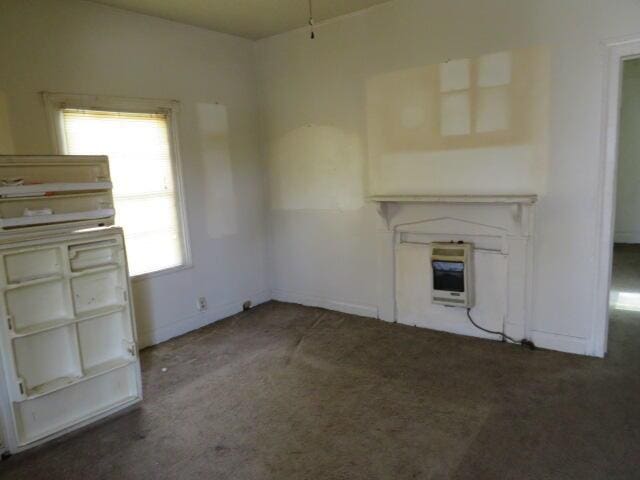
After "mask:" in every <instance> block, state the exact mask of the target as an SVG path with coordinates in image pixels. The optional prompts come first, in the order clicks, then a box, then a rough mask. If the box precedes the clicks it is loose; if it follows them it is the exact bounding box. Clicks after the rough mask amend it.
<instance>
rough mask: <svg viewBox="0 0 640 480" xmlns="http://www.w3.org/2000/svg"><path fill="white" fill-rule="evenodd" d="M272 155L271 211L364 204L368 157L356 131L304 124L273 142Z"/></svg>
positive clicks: (270, 150) (270, 169)
mask: <svg viewBox="0 0 640 480" xmlns="http://www.w3.org/2000/svg"><path fill="white" fill-rule="evenodd" d="M268 158H269V186H270V199H271V208H272V209H281V210H358V209H359V208H361V207H362V205H363V201H364V200H363V188H362V175H363V173H362V168H363V163H364V159H363V152H362V145H361V143H360V141H359V139H358V136H357V135H354V134H348V133H345V132H344V131H342V130H340V129H338V128H335V127H331V126H323V125H308V126H305V127H300V128H297V129H295V130H293V131H291V132H289V133H287V134H285V135H284V136H282V137H281V138H279V139H277V140H275V141H273V142H271V144H270V148H269V157H268Z"/></svg>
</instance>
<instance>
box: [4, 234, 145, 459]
mask: <svg viewBox="0 0 640 480" xmlns="http://www.w3.org/2000/svg"><path fill="white" fill-rule="evenodd" d="M0 293H1V297H0V316H1V317H2V318H4V320H5V321H4V322H1V323H0V337H1V340H2V355H1V360H2V366H3V371H4V377H5V383H6V395H5V397H6V398H5V402H4V410H5V415H4V424H5V428H6V430H7V443H8V444H9V447H10V448H11V449H12V450H14V451H15V450H20V449H21V448H24V447H25V446H28V445H30V444H31V443H33V442H36V441H38V440H41V439H44V438H46V437H48V436H49V435H52V434H59V433H62V432H63V431H66V430H67V429H68V428H69V427H74V426H76V425H78V424H82V423H86V421H87V420H92V419H95V418H96V417H101V416H104V415H105V414H106V413H110V412H112V411H113V410H115V409H119V408H123V407H126V406H129V405H132V404H134V403H136V402H138V401H139V400H140V399H141V397H142V390H141V384H140V373H139V362H138V355H137V347H136V333H135V325H134V322H133V312H132V308H131V305H130V301H129V299H130V295H129V281H128V277H127V268H126V256H125V250H124V240H123V236H122V231H121V230H120V229H119V228H115V227H112V228H107V229H101V230H97V231H90V232H84V233H72V234H64V235H60V236H55V235H47V236H46V238H40V239H32V240H28V241H18V242H16V243H5V244H4V245H0Z"/></svg>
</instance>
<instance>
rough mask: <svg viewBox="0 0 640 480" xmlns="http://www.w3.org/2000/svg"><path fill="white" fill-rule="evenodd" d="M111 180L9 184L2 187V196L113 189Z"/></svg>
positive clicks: (0, 190) (0, 191)
mask: <svg viewBox="0 0 640 480" xmlns="http://www.w3.org/2000/svg"><path fill="white" fill-rule="evenodd" d="M111 188H112V184H111V182H72V183H70V182H59V183H36V184H31V185H9V186H6V187H0V196H1V197H6V198H7V199H9V198H28V197H29V196H34V197H35V196H40V195H45V194H51V193H55V192H85V191H92V190H111Z"/></svg>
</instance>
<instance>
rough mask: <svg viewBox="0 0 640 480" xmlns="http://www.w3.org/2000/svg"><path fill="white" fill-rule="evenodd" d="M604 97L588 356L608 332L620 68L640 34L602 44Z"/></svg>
mask: <svg viewBox="0 0 640 480" xmlns="http://www.w3.org/2000/svg"><path fill="white" fill-rule="evenodd" d="M604 50H605V62H604V69H605V72H604V94H603V122H602V142H601V143H602V149H601V153H600V166H599V185H598V200H599V203H600V205H599V206H600V218H599V228H598V232H599V238H598V250H597V257H596V258H597V261H598V264H597V278H596V285H595V287H596V289H595V292H596V294H595V295H594V300H595V306H594V307H595V308H594V314H595V317H594V322H593V325H592V332H591V346H590V350H591V353H592V354H593V355H595V356H598V357H603V356H604V355H605V354H606V353H607V343H608V333H609V291H610V289H611V270H612V260H613V242H614V239H613V235H614V229H615V215H616V188H617V173H618V172H617V170H618V137H619V124H620V98H621V93H622V66H623V62H624V61H625V60H630V59H632V58H636V57H640V34H637V35H633V36H627V37H623V38H618V39H613V40H610V41H607V42H605V43H604Z"/></svg>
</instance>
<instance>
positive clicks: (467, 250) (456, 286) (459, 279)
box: [431, 243, 473, 308]
mask: <svg viewBox="0 0 640 480" xmlns="http://www.w3.org/2000/svg"><path fill="white" fill-rule="evenodd" d="M472 249H473V246H472V245H471V244H470V243H434V244H432V249H431V270H432V275H433V277H432V278H433V283H432V292H431V301H432V303H436V304H439V305H447V306H453V307H467V308H469V307H471V306H472V304H473V295H472V278H473V277H472V275H471V269H472V262H471V252H472Z"/></svg>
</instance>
